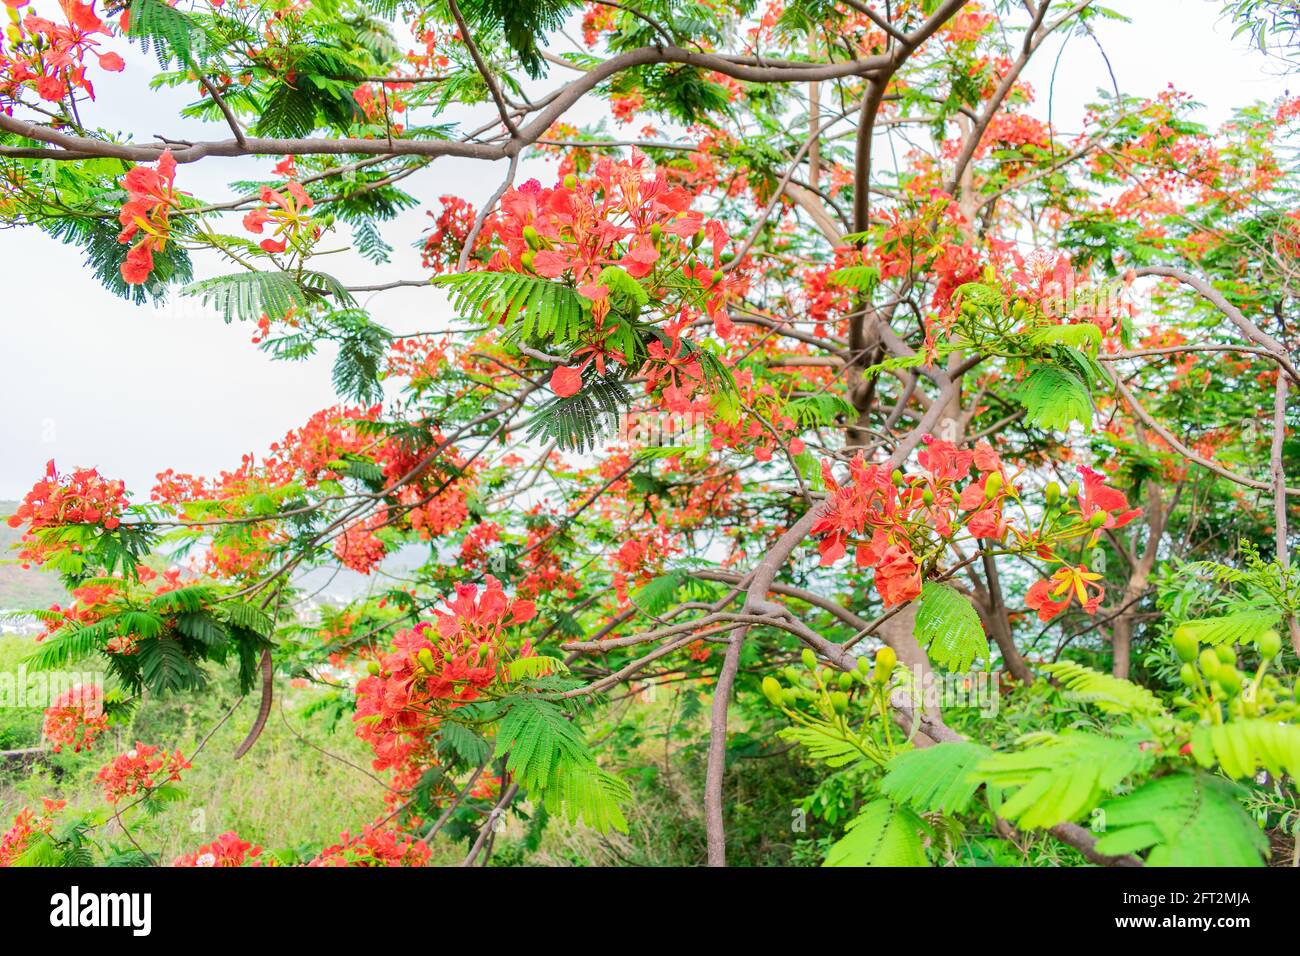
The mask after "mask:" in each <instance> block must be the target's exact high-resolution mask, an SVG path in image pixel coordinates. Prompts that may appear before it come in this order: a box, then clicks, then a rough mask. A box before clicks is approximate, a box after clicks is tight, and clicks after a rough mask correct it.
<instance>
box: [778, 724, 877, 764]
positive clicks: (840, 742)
mask: <svg viewBox="0 0 1300 956" xmlns="http://www.w3.org/2000/svg"><path fill="white" fill-rule="evenodd" d="M778 734H779V735H780V737H781V739H783V740H788V741H790V742H791V743H794V744H798V745H799V746H801V747H803V748H804V749H805V750H807V751H808V756H810V757H811V758H812V759H813V760H818V761H821V762H822V763H824V764H826V766H828V767H843V766H846V765H847V764H851V763H856V762H857V761H859V760H861V759H862V758H863V757H864V756H865V755H864V754H863V752H862V750H861V749H860V748H858V746H857V745H856V744H854V743H853V741H852V740H848V739H846V738H844V737H841V736H835V735H832V734H829V733H826V732H825V731H823V730H820V729H819V728H817V727H784V728H782V729H781V730H780V731H778Z"/></svg>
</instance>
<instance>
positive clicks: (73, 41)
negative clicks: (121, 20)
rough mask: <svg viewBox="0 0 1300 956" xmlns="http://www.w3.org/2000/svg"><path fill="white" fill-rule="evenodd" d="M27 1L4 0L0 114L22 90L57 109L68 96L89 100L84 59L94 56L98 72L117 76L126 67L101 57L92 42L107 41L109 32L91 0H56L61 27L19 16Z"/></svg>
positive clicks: (116, 57)
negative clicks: (5, 39)
mask: <svg viewBox="0 0 1300 956" xmlns="http://www.w3.org/2000/svg"><path fill="white" fill-rule="evenodd" d="M27 4H28V0H5V6H6V7H8V8H9V11H10V18H11V21H12V22H11V24H10V26H9V40H10V43H9V51H8V52H7V53H6V52H5V51H4V49H3V48H0V111H3V110H4V105H3V104H4V102H5V101H6V100H7V101H9V102H11V103H12V102H15V101H17V99H18V97H19V95H20V94H21V93H22V91H23V89H24V88H27V87H30V88H31V89H34V90H35V91H36V95H37V96H39V97H40V98H41V99H43V100H45V101H46V102H49V103H60V102H62V101H63V100H64V99H65V98H66V97H68V96H69V95H74V94H76V93H78V92H81V93H85V94H86V96H88V97H90V98H91V99H92V100H93V99H94V98H95V87H94V85H93V84H92V83H91V81H90V79H89V77H88V76H87V75H86V57H87V56H94V57H95V58H96V60H97V61H98V62H99V68H100V69H101V70H106V71H107V72H110V73H119V72H121V71H122V70H123V69H124V68H125V67H126V61H124V60H123V59H122V57H121V56H120V55H119V54H117V53H113V52H108V53H101V52H99V50H98V47H99V46H100V41H99V40H98V39H96V36H97V35H98V36H104V37H110V36H112V35H113V33H112V30H111V28H110V27H109V26H108V25H107V24H106V23H104V21H103V20H101V19H100V18H99V16H98V14H96V13H95V4H94V0H91V2H90V3H80V2H78V0H59V6H60V7H61V8H62V9H63V17H64V19H65V20H66V21H67V22H66V23H65V24H60V23H55V22H54V21H53V20H47V19H46V18H44V17H38V16H36V15H35V14H34V13H31V12H29V13H28V14H27V15H26V16H25V17H20V16H19V14H18V11H19V10H20V9H21V8H23V7H25V6H27Z"/></svg>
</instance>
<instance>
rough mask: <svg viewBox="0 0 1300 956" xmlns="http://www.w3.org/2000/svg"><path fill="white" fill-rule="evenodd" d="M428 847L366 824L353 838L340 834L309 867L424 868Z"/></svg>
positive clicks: (346, 834)
mask: <svg viewBox="0 0 1300 956" xmlns="http://www.w3.org/2000/svg"><path fill="white" fill-rule="evenodd" d="M428 859H429V845H428V844H427V843H424V842H423V841H421V840H415V839H412V838H410V837H408V836H404V835H403V834H401V833H398V832H397V831H395V830H393V829H391V828H386V827H383V826H379V825H376V826H372V825H370V824H367V825H366V826H364V827H362V829H361V832H360V833H359V834H357V835H356V836H352V835H351V834H350V833H346V832H345V833H343V834H342V835H341V836H340V837H339V842H338V843H335V844H333V845H332V846H328V847H326V848H325V849H324V850H322V851H321V852H320V855H318V856H317V857H316V858H315V859H314V860H312V861H311V862H310V863H309V864H307V865H308V866H366V867H374V866H424V864H425V863H426V862H427V861H428Z"/></svg>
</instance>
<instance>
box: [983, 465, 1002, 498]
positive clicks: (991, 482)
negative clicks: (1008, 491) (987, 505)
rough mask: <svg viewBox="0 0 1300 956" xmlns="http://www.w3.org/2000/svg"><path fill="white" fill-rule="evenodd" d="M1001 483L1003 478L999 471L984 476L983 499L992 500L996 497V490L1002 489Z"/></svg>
mask: <svg viewBox="0 0 1300 956" xmlns="http://www.w3.org/2000/svg"><path fill="white" fill-rule="evenodd" d="M1003 484H1004V480H1003V478H1002V473H1001V472H998V471H995V472H993V473H992V474H991V475H989V476H988V477H987V478H985V479H984V500H985V501H992V500H993V499H994V498H996V497H997V496H998V492H1000V491H1001V490H1002V485H1003Z"/></svg>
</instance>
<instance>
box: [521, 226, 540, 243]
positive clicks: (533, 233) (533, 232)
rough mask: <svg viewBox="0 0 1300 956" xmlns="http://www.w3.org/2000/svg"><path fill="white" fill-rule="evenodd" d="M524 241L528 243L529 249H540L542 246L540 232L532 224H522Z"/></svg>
mask: <svg viewBox="0 0 1300 956" xmlns="http://www.w3.org/2000/svg"><path fill="white" fill-rule="evenodd" d="M524 242H526V243H528V248H529V249H540V248H541V246H542V236H541V233H539V232H538V231H537V229H536V228H535V227H533V226H524Z"/></svg>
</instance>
